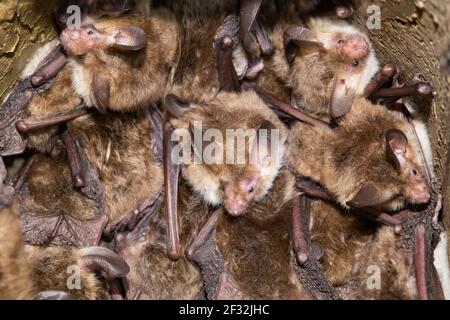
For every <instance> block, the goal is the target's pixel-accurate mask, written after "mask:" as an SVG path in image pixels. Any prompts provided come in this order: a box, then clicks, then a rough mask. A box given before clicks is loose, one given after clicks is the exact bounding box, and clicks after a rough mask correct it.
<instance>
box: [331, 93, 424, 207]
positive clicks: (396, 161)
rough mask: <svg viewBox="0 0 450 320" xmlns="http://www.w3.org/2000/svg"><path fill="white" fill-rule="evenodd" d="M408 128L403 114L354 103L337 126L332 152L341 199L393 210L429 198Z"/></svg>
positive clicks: (353, 203)
mask: <svg viewBox="0 0 450 320" xmlns="http://www.w3.org/2000/svg"><path fill="white" fill-rule="evenodd" d="M360 100H362V99H360ZM358 101H359V100H358ZM358 101H356V102H358ZM353 109H356V110H353ZM347 117H348V118H347ZM412 130H413V129H412V127H411V126H410V124H409V123H408V122H407V121H406V119H404V117H403V115H401V114H399V113H396V112H390V111H387V110H385V109H384V108H383V107H381V106H374V105H371V104H370V103H367V102H365V103H363V104H361V103H358V105H357V106H355V107H354V108H352V112H350V113H349V114H348V115H347V116H346V119H345V120H344V121H343V125H342V126H341V127H340V128H339V129H337V136H339V137H338V138H337V139H336V144H335V145H334V151H333V153H334V159H333V162H334V165H335V174H337V181H338V183H337V184H334V186H333V188H334V189H335V193H336V194H338V198H340V199H341V201H342V203H343V204H346V205H349V206H351V207H358V208H359V207H379V208H381V209H383V210H397V209H400V208H402V207H404V206H405V205H407V204H425V203H427V202H428V201H429V200H430V189H429V186H428V183H427V180H426V178H425V171H424V170H425V169H424V168H423V166H422V163H421V160H420V157H419V150H418V148H419V145H418V143H417V140H416V138H415V136H414V134H413V133H412ZM339 188H340V190H339ZM344 194H345V195H344Z"/></svg>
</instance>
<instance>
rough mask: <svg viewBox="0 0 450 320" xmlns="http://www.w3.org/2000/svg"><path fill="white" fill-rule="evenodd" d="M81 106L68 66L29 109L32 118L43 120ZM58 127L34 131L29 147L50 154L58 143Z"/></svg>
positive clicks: (36, 97)
mask: <svg viewBox="0 0 450 320" xmlns="http://www.w3.org/2000/svg"><path fill="white" fill-rule="evenodd" d="M80 104H81V99H80V98H79V97H78V96H77V95H76V94H75V93H74V92H73V87H72V75H71V70H70V68H69V67H68V66H66V67H65V68H63V69H62V70H61V71H60V72H59V74H58V75H57V76H56V79H55V81H54V83H53V86H52V87H51V88H50V89H48V90H46V91H44V92H42V93H38V94H35V95H34V96H33V98H32V100H31V101H30V104H29V105H28V107H27V114H28V116H29V117H30V118H36V119H41V118H45V117H48V116H50V115H52V114H55V113H59V112H64V111H70V110H73V109H74V108H75V107H77V106H79V105H80ZM56 132H57V127H56V126H53V127H50V128H46V129H43V130H38V131H33V132H32V133H31V134H29V140H28V147H30V148H33V149H36V150H38V151H40V152H50V151H51V149H52V148H53V146H54V145H55V141H56V138H55V136H56Z"/></svg>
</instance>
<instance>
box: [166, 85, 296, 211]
mask: <svg viewBox="0 0 450 320" xmlns="http://www.w3.org/2000/svg"><path fill="white" fill-rule="evenodd" d="M265 120H268V121H270V122H271V123H273V124H274V125H275V127H276V128H278V129H279V133H280V138H279V142H280V152H281V153H283V152H284V144H285V141H286V139H287V131H286V128H285V127H284V125H283V124H282V123H281V122H280V120H279V119H278V117H277V116H276V115H275V114H274V113H273V112H272V111H271V110H270V109H269V108H268V107H267V106H266V105H265V104H264V103H263V102H262V101H261V100H260V99H259V98H258V96H257V95H256V94H255V93H254V92H245V93H242V94H235V93H225V92H224V93H220V94H219V95H218V96H217V97H216V99H215V100H213V101H211V103H209V104H208V105H194V106H192V107H191V108H190V109H189V110H188V111H187V112H186V113H185V114H184V116H183V117H182V118H181V119H175V120H173V121H172V123H173V125H174V127H175V128H185V129H190V126H192V125H193V122H194V121H202V126H203V130H206V129H209V128H214V129H217V130H219V131H220V132H221V133H222V134H223V137H224V141H223V144H222V145H221V148H222V150H224V152H223V155H224V160H223V164H212V165H208V164H206V163H203V164H202V165H196V164H189V165H185V166H184V167H183V175H184V177H185V178H186V179H187V181H188V182H189V184H190V185H191V186H193V188H194V190H195V191H196V192H198V193H200V194H202V195H203V198H204V199H205V200H206V201H207V202H210V203H212V204H214V205H217V204H220V203H221V202H222V200H223V197H224V194H223V190H222V189H221V187H220V185H221V184H222V185H223V184H230V185H233V184H236V181H237V180H238V179H239V177H243V176H246V175H252V174H253V175H254V171H256V172H258V168H257V166H253V165H251V164H248V162H247V164H243V165H239V164H226V161H225V160H226V159H225V156H226V145H225V142H226V141H225V140H226V139H225V137H226V129H239V128H241V129H255V130H256V129H257V128H258V127H259V125H260V124H261V123H262V122H263V121H265ZM246 150H247V151H246V152H248V146H247V147H246ZM246 159H248V153H246ZM277 173H278V170H276V172H275V171H274V170H272V169H271V171H270V174H269V175H268V176H264V177H262V179H263V180H262V183H260V185H259V188H258V189H257V190H255V195H256V196H255V198H256V199H257V200H260V199H261V198H262V197H263V196H264V195H265V194H266V193H267V190H268V189H269V188H270V185H271V184H272V181H273V179H274V178H275V175H276V174H277Z"/></svg>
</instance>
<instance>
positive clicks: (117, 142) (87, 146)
mask: <svg viewBox="0 0 450 320" xmlns="http://www.w3.org/2000/svg"><path fill="white" fill-rule="evenodd" d="M68 126H69V129H70V130H71V131H72V132H73V133H74V134H75V136H76V137H77V138H78V139H79V141H80V144H81V146H82V147H83V148H84V150H85V152H86V155H87V158H88V159H89V161H90V162H91V163H92V165H93V167H94V169H95V170H97V172H98V174H99V178H100V182H101V183H102V186H103V188H104V191H105V197H106V210H107V214H108V216H109V217H110V221H111V222H116V221H117V220H119V219H120V218H121V217H123V216H124V215H126V214H128V213H130V212H132V211H133V210H134V209H136V208H139V207H140V206H141V205H142V204H143V203H144V202H145V201H146V200H148V199H150V198H152V196H153V195H154V194H155V193H157V192H158V191H159V190H160V188H161V187H162V183H163V177H162V167H161V165H160V164H159V163H157V161H156V159H155V156H154V155H153V153H152V150H151V141H150V134H151V131H150V130H151V125H150V122H149V120H148V118H147V114H146V113H145V112H141V113H137V114H110V115H105V116H102V115H89V116H87V117H83V118H79V119H76V120H74V121H72V122H71V123H70V124H69V125H68Z"/></svg>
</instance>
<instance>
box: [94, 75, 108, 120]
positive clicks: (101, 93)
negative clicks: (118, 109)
mask: <svg viewBox="0 0 450 320" xmlns="http://www.w3.org/2000/svg"><path fill="white" fill-rule="evenodd" d="M110 90H111V88H110V83H109V80H108V79H106V78H103V77H101V76H99V75H98V74H97V73H94V75H93V76H92V83H91V98H92V101H93V102H94V105H95V107H96V108H97V110H99V111H100V112H101V113H106V109H107V108H108V107H109V96H110Z"/></svg>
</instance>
